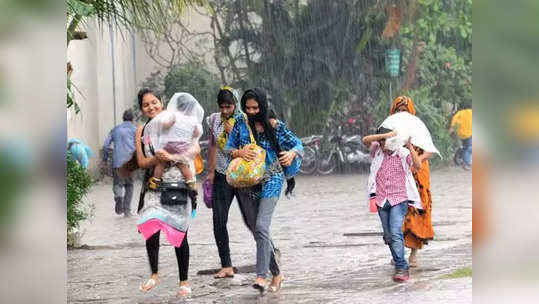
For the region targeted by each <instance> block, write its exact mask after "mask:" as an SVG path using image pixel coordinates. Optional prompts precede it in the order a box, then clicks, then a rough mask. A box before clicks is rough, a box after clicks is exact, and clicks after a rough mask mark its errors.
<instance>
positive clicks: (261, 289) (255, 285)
mask: <svg viewBox="0 0 539 304" xmlns="http://www.w3.org/2000/svg"><path fill="white" fill-rule="evenodd" d="M252 286H253V288H254V289H256V290H258V291H260V294H263V293H264V292H265V291H266V290H267V288H268V285H260V284H258V283H254V284H253V285H252Z"/></svg>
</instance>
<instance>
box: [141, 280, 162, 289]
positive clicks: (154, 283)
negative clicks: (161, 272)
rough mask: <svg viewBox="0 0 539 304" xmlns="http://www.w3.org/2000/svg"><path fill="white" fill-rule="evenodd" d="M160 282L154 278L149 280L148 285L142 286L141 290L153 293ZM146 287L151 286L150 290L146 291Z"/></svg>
mask: <svg viewBox="0 0 539 304" xmlns="http://www.w3.org/2000/svg"><path fill="white" fill-rule="evenodd" d="M159 282H160V280H159V279H157V280H155V279H152V278H149V279H148V281H146V283H144V284H142V285H140V287H139V289H140V290H141V291H143V292H150V291H152V290H153V289H154V288H155V287H156V286H157V285H159ZM144 286H149V287H150V288H148V289H145V288H144Z"/></svg>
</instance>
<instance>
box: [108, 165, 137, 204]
mask: <svg viewBox="0 0 539 304" xmlns="http://www.w3.org/2000/svg"><path fill="white" fill-rule="evenodd" d="M112 192H113V193H114V201H115V202H116V206H118V211H119V213H120V214H121V213H125V214H129V213H130V212H131V199H132V198H133V176H129V177H120V176H119V175H118V169H117V168H115V169H113V171H112Z"/></svg>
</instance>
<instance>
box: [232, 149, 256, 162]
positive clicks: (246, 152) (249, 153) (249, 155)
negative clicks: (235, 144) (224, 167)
mask: <svg viewBox="0 0 539 304" xmlns="http://www.w3.org/2000/svg"><path fill="white" fill-rule="evenodd" d="M233 154H235V155H232V156H233V157H234V158H238V157H241V158H243V159H245V160H246V161H251V160H254V159H255V158H256V152H255V151H253V150H251V149H249V148H247V147H245V148H243V149H239V150H236V151H234V153H233Z"/></svg>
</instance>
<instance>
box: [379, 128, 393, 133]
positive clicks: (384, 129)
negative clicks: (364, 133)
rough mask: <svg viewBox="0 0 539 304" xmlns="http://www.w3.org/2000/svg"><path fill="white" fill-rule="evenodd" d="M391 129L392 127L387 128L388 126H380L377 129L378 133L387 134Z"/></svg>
mask: <svg viewBox="0 0 539 304" xmlns="http://www.w3.org/2000/svg"><path fill="white" fill-rule="evenodd" d="M391 131H392V130H390V129H387V128H384V127H379V128H378V129H376V134H386V133H389V132H391Z"/></svg>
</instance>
